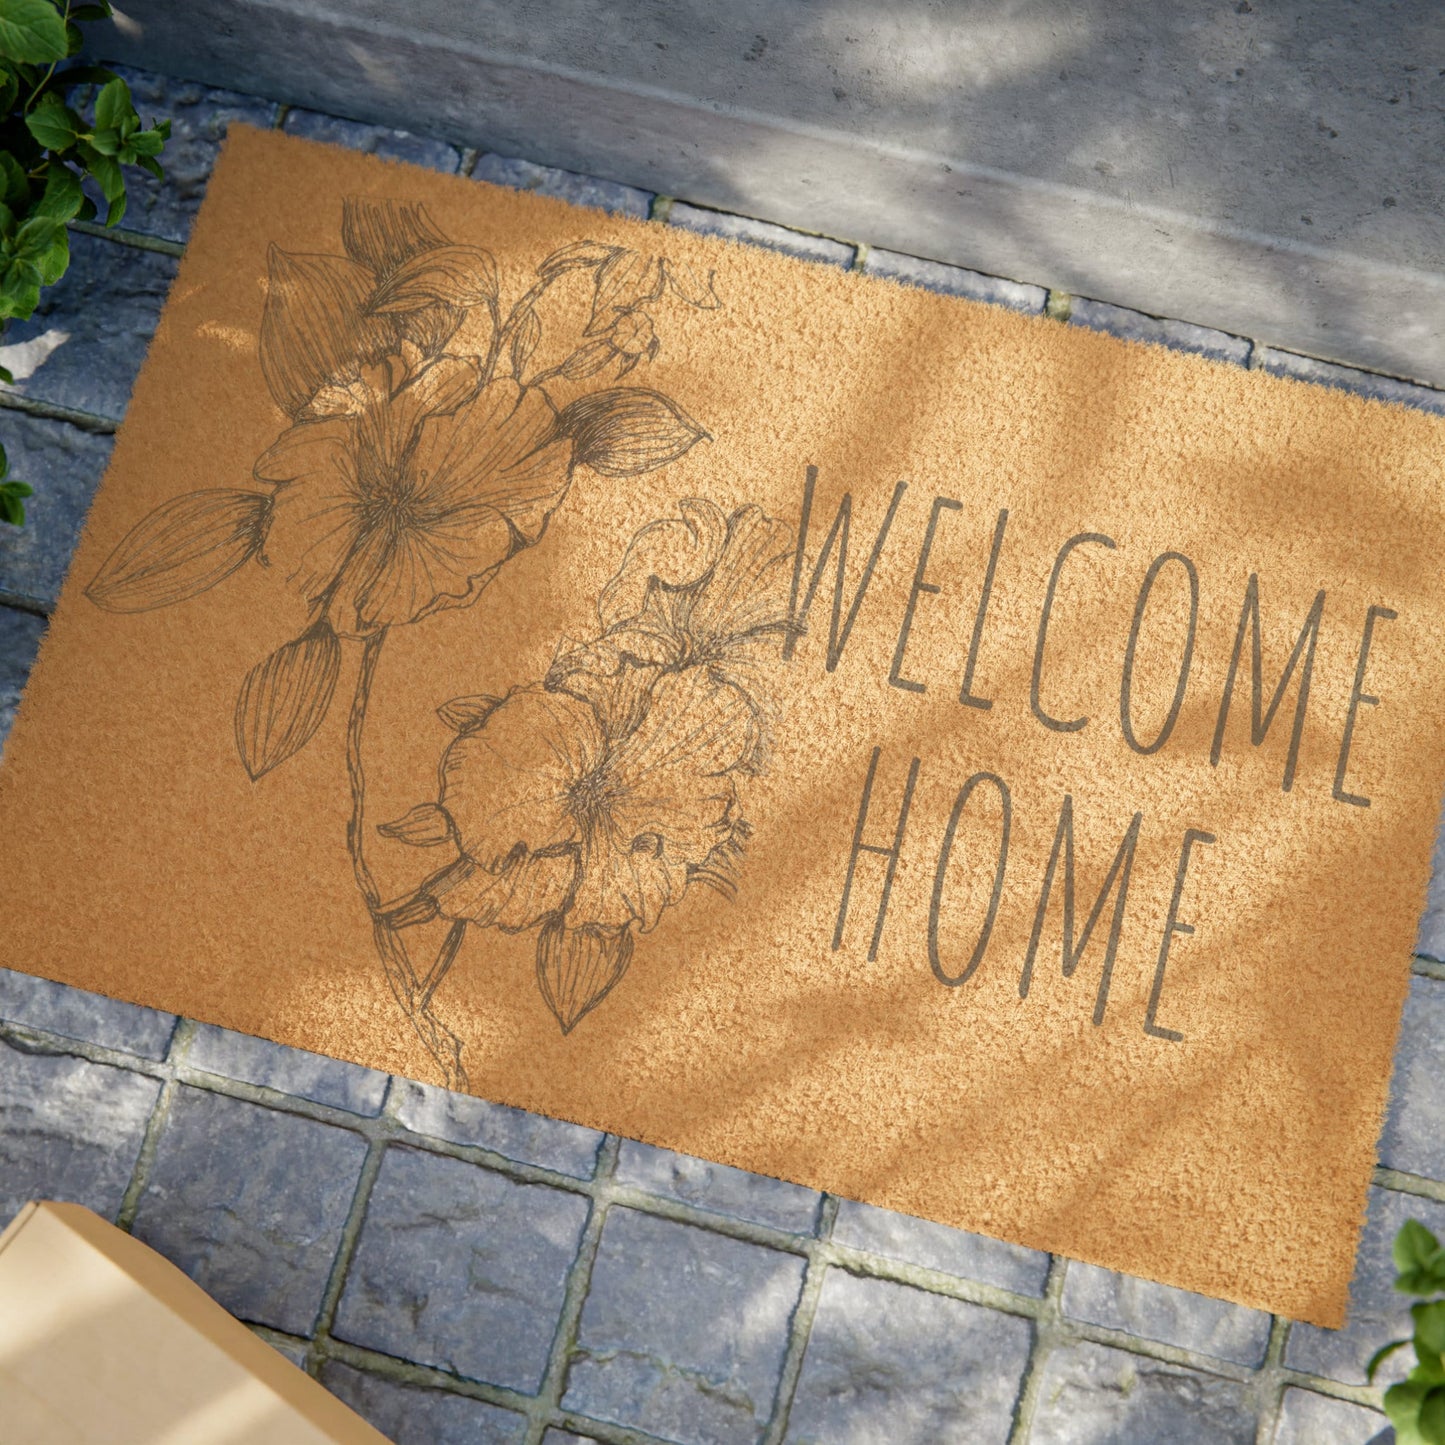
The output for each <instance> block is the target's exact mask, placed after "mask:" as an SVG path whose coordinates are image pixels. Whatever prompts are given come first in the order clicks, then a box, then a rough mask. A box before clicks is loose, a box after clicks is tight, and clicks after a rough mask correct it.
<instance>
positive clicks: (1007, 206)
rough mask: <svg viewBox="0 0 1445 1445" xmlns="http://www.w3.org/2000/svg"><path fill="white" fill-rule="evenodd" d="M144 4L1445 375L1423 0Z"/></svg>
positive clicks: (427, 124) (737, 201)
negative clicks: (1392, 0)
mask: <svg viewBox="0 0 1445 1445" xmlns="http://www.w3.org/2000/svg"><path fill="white" fill-rule="evenodd" d="M126 13H127V15H128V16H129V17H130V18H131V20H132V21H133V22H135V23H134V24H133V25H132V26H131V27H129V28H128V30H127V32H126V33H124V34H119V33H118V34H116V35H115V36H114V37H113V38H112V37H110V36H106V35H105V34H104V30H103V28H98V29H97V30H96V31H95V32H94V33H95V35H96V40H95V41H94V42H93V43H94V44H95V45H96V47H97V48H98V49H101V50H109V51H111V52H114V53H120V54H121V55H122V56H123V57H124V56H129V57H130V58H132V59H136V60H138V61H140V63H143V64H147V65H155V66H158V67H160V68H162V69H165V68H169V69H172V70H175V71H176V72H177V73H189V74H192V75H196V76H199V77H201V78H204V79H207V80H209V81H211V82H212V83H214V84H225V85H233V86H237V87H239V88H241V89H245V90H255V91H257V92H258V93H263V94H267V95H278V96H284V97H286V98H287V99H289V100H292V101H294V102H295V103H297V104H304V105H307V106H310V107H312V108H314V109H318V110H323V111H327V112H330V113H338V114H344V115H353V116H357V117H361V118H364V119H369V120H373V121H377V122H384V123H385V124H388V125H399V126H407V127H412V128H417V129H422V130H426V131H428V132H431V133H439V134H442V135H446V136H448V137H450V138H452V139H454V140H457V141H459V142H462V143H465V144H468V145H481V146H486V147H487V148H489V149H494V150H497V151H500V152H502V153H503V154H516V155H526V156H530V157H533V158H534V159H536V160H539V161H543V162H545V163H547V164H549V165H557V166H565V167H567V168H568V169H570V170H573V171H580V172H583V173H587V174H595V175H602V176H610V177H612V178H614V179H616V180H619V181H625V182H628V183H629V184H632V185H637V186H642V187H644V188H645V189H648V190H655V191H659V192H661V193H662V194H665V195H672V196H685V197H687V198H688V199H690V200H694V201H697V202H700V203H701V204H704V205H708V206H715V207H718V208H720V209H722V210H726V211H737V212H742V213H746V214H748V215H753V216H766V217H769V218H770V219H772V220H775V221H779V222H782V223H784V224H786V225H790V226H797V227H799V228H801V229H804V230H808V231H821V232H825V233H827V234H830V235H836V236H858V237H864V238H867V239H869V240H872V241H876V242H877V243H878V244H879V245H883V246H888V247H891V248H892V249H894V250H897V251H903V252H907V253H911V254H914V255H925V256H933V257H937V258H938V259H940V260H943V261H950V262H953V263H955V264H958V265H962V266H967V267H970V268H972V269H974V270H977V271H982V272H985V273H987V274H993V275H1013V276H1026V277H1029V278H1030V279H1033V280H1036V281H1040V282H1044V283H1047V284H1049V285H1054V286H1058V287H1060V288H1061V289H1063V290H1065V291H1068V292H1070V293H1072V294H1074V295H1079V296H1097V297H1100V298H1101V299H1103V300H1107V301H1112V302H1116V303H1118V304H1120V305H1124V306H1129V307H1133V308H1134V309H1136V310H1139V311H1143V312H1147V313H1148V314H1150V315H1154V316H1180V317H1188V318H1189V319H1191V320H1193V321H1198V322H1200V323H1202V324H1205V325H1209V326H1213V327H1217V328H1219V329H1221V330H1225V331H1230V332H1233V333H1236V334H1251V335H1255V336H1260V337H1264V338H1266V339H1268V340H1269V341H1270V342H1271V343H1272V344H1274V345H1279V346H1286V347H1289V348H1290V349H1292V350H1295V351H1299V352H1304V353H1308V354H1313V355H1322V356H1330V357H1333V358H1335V359H1337V360H1342V361H1353V362H1355V363H1357V364H1360V365H1367V366H1371V367H1374V368H1376V369H1378V370H1381V371H1385V372H1390V373H1393V374H1396V375H1401V376H1415V377H1422V378H1425V379H1427V380H1430V379H1433V380H1435V381H1437V382H1440V381H1445V271H1442V267H1441V261H1440V258H1441V256H1442V255H1445V211H1442V208H1441V206H1440V204H1439V176H1438V166H1439V104H1440V100H1439V96H1440V84H1441V77H1439V76H1438V74H1437V71H1438V69H1439V68H1440V66H1439V63H1438V56H1439V35H1438V31H1437V29H1436V15H1435V9H1434V7H1432V6H1431V5H1429V4H1428V3H1424V0H1416V3H1412V4H1399V5H1360V4H1358V3H1356V0H1309V3H1303V0H1286V3H1270V4H1264V3H1260V0H1255V3H1253V4H1251V3H1248V0H1240V3H1237V4H1236V3H1220V0H1187V3H1182V4H1176V5H1160V4H1158V3H1156V0H1048V3H1044V0H1040V3H1035V4H1031V5H1028V6H1022V7H1020V6H1012V7H1002V8H1001V7H1000V6H998V5H997V4H993V3H986V0H958V3H955V4H949V5H934V6H920V5H909V6H892V7H875V8H873V9H871V10H859V9H857V8H856V7H850V6H844V5H837V4H822V3H811V4H796V5H781V6H780V5H778V4H776V3H772V0H737V3H734V4H731V5H727V6H721V7H720V6H717V5H715V4H707V3H704V0H685V3H681V4H676V5H668V6H658V5H656V4H654V3H649V0H575V3H572V4H569V5H567V6H565V7H558V6H554V5H547V4H544V3H542V0H506V3H503V0H480V3H476V4H470V5H456V4H446V3H444V0H428V3H426V4H420V3H418V4H413V5H409V6H408V7H407V8H406V11H405V16H406V19H405V22H404V23H403V22H401V21H400V20H398V18H397V17H398V13H399V12H398V7H397V6H396V3H395V0H291V3H288V4H286V5H285V6H284V7H280V8H278V6H277V5H276V3H275V0H128V4H127V6H126ZM1251 327H1253V328H1254V329H1253V330H1250V329H1249V328H1251Z"/></svg>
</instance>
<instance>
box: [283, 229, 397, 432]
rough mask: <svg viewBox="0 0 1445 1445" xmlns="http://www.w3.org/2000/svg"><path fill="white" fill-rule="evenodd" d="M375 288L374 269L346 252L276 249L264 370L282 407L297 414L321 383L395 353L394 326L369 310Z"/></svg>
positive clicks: (339, 378)
mask: <svg viewBox="0 0 1445 1445" xmlns="http://www.w3.org/2000/svg"><path fill="white" fill-rule="evenodd" d="M371 287H372V277H371V272H370V271H368V270H367V269H366V267H365V266H361V265H359V264H358V263H357V262H355V261H350V260H347V258H346V257H344V256H303V255H290V254H288V253H287V252H285V251H282V250H281V249H280V248H279V247H277V246H272V247H271V253H270V274H269V278H268V283H267V291H266V310H265V313H264V315H263V316H262V318H261V371H262V373H263V375H264V376H265V378H266V385H267V386H269V387H270V388H271V395H272V396H273V397H275V398H276V402H277V404H278V405H279V406H280V407H281V409H282V410H283V411H285V412H287V413H288V414H290V415H291V416H295V415H296V414H297V413H298V412H300V411H301V409H302V408H303V407H304V406H305V405H306V404H307V402H309V401H310V400H311V398H312V396H314V395H315V393H316V391H317V390H318V388H320V387H321V386H324V385H325V384H326V383H327V382H331V381H338V380H341V379H343V378H345V377H347V376H352V375H355V373H356V371H357V369H358V367H360V366H362V365H364V364H366V363H368V362H375V361H379V360H380V359H381V358H382V357H383V356H384V355H386V353H387V351H388V350H390V348H391V346H392V344H393V342H394V340H395V335H396V332H395V328H394V327H393V325H392V324H391V323H390V322H389V321H387V320H386V319H384V318H382V317H371V316H367V315H365V314H364V310H365V306H366V301H367V297H368V296H369V295H370V293H371Z"/></svg>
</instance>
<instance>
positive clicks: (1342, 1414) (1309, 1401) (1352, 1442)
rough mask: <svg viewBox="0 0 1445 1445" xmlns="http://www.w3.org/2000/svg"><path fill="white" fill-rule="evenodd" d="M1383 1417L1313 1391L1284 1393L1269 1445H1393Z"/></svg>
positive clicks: (1391, 1432)
mask: <svg viewBox="0 0 1445 1445" xmlns="http://www.w3.org/2000/svg"><path fill="white" fill-rule="evenodd" d="M1394 1438H1395V1432H1394V1431H1393V1430H1391V1429H1390V1425H1389V1422H1388V1421H1387V1420H1386V1419H1385V1417H1384V1416H1383V1415H1381V1414H1379V1413H1377V1412H1376V1411H1374V1410H1367V1409H1365V1407H1364V1406H1363V1405H1352V1404H1351V1403H1350V1402H1349V1401H1348V1400H1332V1399H1330V1397H1329V1396H1328V1395H1317V1394H1315V1392H1314V1391H1313V1390H1298V1389H1289V1390H1286V1391H1285V1392H1284V1400H1283V1403H1282V1404H1281V1406H1280V1412H1279V1422H1278V1424H1276V1426H1275V1429H1274V1441H1273V1445H1387V1442H1388V1445H1393V1441H1394Z"/></svg>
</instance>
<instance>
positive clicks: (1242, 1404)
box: [1029, 1342, 1324, 1445]
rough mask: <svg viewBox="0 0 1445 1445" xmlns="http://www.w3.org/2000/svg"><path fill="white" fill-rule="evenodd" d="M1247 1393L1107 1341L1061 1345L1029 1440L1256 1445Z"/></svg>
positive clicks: (1088, 1444)
mask: <svg viewBox="0 0 1445 1445" xmlns="http://www.w3.org/2000/svg"><path fill="white" fill-rule="evenodd" d="M1248 1396H1249V1389H1248V1386H1246V1385H1243V1384H1238V1383H1236V1382H1235V1381H1233V1380H1226V1379H1223V1378H1221V1377H1220V1376H1218V1375H1207V1374H1204V1373H1203V1372H1202V1371H1199V1370H1186V1369H1182V1368H1181V1367H1179V1366H1177V1365H1166V1364H1162V1363H1160V1362H1159V1361H1157V1360H1150V1359H1145V1358H1144V1357H1143V1356H1142V1355H1133V1354H1129V1353H1127V1352H1126V1351H1124V1350H1114V1349H1109V1348H1108V1347H1106V1346H1104V1345H1094V1344H1088V1343H1082V1342H1081V1343H1079V1344H1074V1345H1065V1346H1060V1347H1058V1348H1056V1349H1054V1350H1052V1351H1051V1352H1050V1354H1049V1356H1048V1358H1047V1359H1046V1360H1045V1361H1044V1367H1043V1374H1042V1377H1041V1378H1040V1381H1039V1393H1038V1401H1037V1404H1036V1406H1035V1409H1034V1422H1033V1429H1032V1430H1031V1431H1030V1432H1029V1445H1164V1442H1166V1441H1168V1442H1170V1445H1173V1442H1175V1441H1178V1442H1180V1445H1184V1442H1188V1445H1254V1439H1255V1432H1256V1430H1257V1428H1258V1422H1257V1419H1256V1415H1255V1410H1254V1407H1253V1406H1252V1405H1251V1404H1250V1403H1249V1398H1248ZM1319 1445H1324V1442H1323V1441H1321V1442H1319Z"/></svg>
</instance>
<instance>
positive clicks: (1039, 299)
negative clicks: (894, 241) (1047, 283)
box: [863, 247, 1049, 313]
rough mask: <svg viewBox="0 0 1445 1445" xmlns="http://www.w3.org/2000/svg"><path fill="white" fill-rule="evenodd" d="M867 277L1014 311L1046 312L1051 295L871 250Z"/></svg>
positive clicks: (999, 279) (1039, 288)
mask: <svg viewBox="0 0 1445 1445" xmlns="http://www.w3.org/2000/svg"><path fill="white" fill-rule="evenodd" d="M863 272H864V274H865V275H868V276H882V277H885V278H886V279H888V280H890V281H901V282H903V283H904V284H906V285H909V286H921V287H923V288H924V289H925V290H927V291H938V292H941V293H942V294H943V295H945V296H966V297H967V298H968V299H969V300H971V301H989V302H992V303H993V304H994V305H995V306H1007V307H1009V308H1010V309H1011V310H1014V311H1027V312H1032V313H1037V312H1040V311H1042V310H1043V309H1044V303H1045V302H1046V301H1047V300H1048V298H1049V293H1048V292H1047V291H1046V290H1045V289H1044V288H1043V287H1042V286H1025V285H1023V284H1021V283H1020V282H1018V281H1005V280H1003V279H1002V277H999V276H984V275H981V274H980V273H979V272H977V271H969V270H966V269H965V268H964V267H962V266H945V265H944V264H943V263H942V262H941V261H923V260H920V259H919V258H918V257H917V256H904V255H900V254H899V253H898V252H897V251H880V250H878V249H877V248H874V247H870V248H869V250H868V254H867V257H866V259H865V260H864V263H863Z"/></svg>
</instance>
